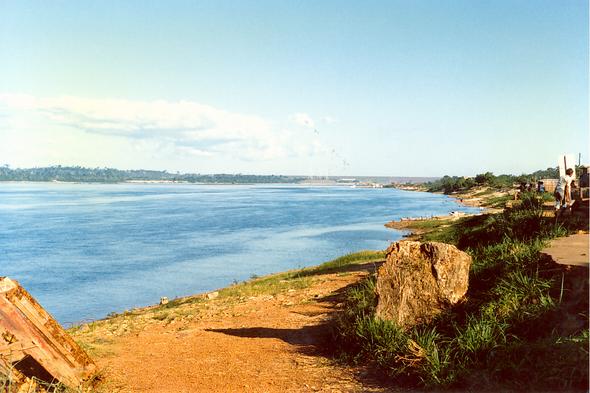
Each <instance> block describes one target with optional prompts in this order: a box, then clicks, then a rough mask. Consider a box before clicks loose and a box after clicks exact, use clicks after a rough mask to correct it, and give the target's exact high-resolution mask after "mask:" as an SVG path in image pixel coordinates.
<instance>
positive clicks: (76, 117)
mask: <svg viewBox="0 0 590 393" xmlns="http://www.w3.org/2000/svg"><path fill="white" fill-rule="evenodd" d="M1 106H4V107H5V108H7V109H9V111H10V112H35V113H38V114H40V115H41V116H42V117H43V118H44V119H46V120H47V121H48V122H50V123H54V124H57V125H62V126H67V127H71V128H74V129H78V130H82V131H85V132H88V133H94V134H102V135H111V136H119V137H125V138H134V139H139V140H156V141H159V142H161V143H166V144H172V145H173V146H175V147H176V149H177V150H178V152H179V153H180V154H185V155H190V156H199V157H209V156H213V155H219V154H230V155H232V156H233V157H235V158H240V159H246V160H259V159H262V160H265V159H273V158H281V157H286V156H292V155H299V154H301V153H302V152H307V153H308V154H310V153H311V152H312V151H314V150H316V148H315V147H314V146H313V142H312V141H307V142H306V141H305V140H302V139H301V138H299V139H297V140H295V141H293V140H292V139H291V138H289V134H290V133H289V132H288V131H286V130H281V129H276V128H275V127H273V124H272V123H271V122H270V121H268V120H266V119H264V118H261V117H259V116H255V115H249V114H241V113H233V112H229V111H226V110H223V109H218V108H215V107H212V106H209V105H204V104H200V103H196V102H191V101H177V102H170V101H163V100H158V101H131V100H122V99H90V98H81V97H72V96H60V97H44V98H41V97H34V96H31V95H22V94H1V95H0V107H1ZM296 122H297V123H299V124H302V125H306V126H307V127H313V120H311V118H309V116H307V115H305V114H297V115H296ZM307 144H309V145H310V146H309V147H308V146H306V145H307Z"/></svg>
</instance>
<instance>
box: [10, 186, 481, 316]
mask: <svg viewBox="0 0 590 393" xmlns="http://www.w3.org/2000/svg"><path fill="white" fill-rule="evenodd" d="M453 210H457V211H474V209H473V208H467V207H462V206H459V205H458V204H457V203H456V202H455V201H454V200H453V199H450V198H448V197H446V196H443V195H436V194H429V193H420V192H407V191H401V190H394V189H364V188H355V189H353V188H348V187H307V186H298V185H293V186H289V185H287V186H285V185H257V186H212V185H178V184H174V185H165V184H149V185H147V184H111V185H107V184H96V185H93V184H55V183H0V276H9V277H12V278H14V279H16V280H18V281H20V283H21V284H22V285H23V286H24V287H25V288H26V289H27V290H29V291H30V292H31V293H32V294H33V296H35V297H36V298H37V300H38V301H39V302H40V303H41V304H42V305H43V306H44V307H45V308H46V309H47V310H48V311H49V312H51V313H52V314H53V315H54V316H55V317H56V318H57V319H58V320H59V321H60V322H62V323H74V322H78V321H82V320H87V319H97V318H101V317H104V316H105V315H107V314H108V313H110V312H120V311H123V310H125V309H129V308H133V307H137V306H145V305H149V304H153V303H156V302H157V301H158V300H159V298H160V296H168V297H169V298H174V297H176V296H184V295H189V294H194V293H198V292H203V291H209V290H213V289H216V288H220V287H223V286H226V285H228V284H230V283H231V282H232V281H234V280H238V281H241V280H245V279H248V278H249V277H250V276H251V275H253V274H257V275H262V274H266V273H271V272H278V271H283V270H287V269H292V268H297V267H304V266H309V265H315V264H318V263H321V262H324V261H327V260H329V259H332V258H335V257H337V256H340V255H343V254H346V253H349V252H353V251H358V250H363V249H383V248H385V247H387V245H388V244H389V243H390V242H391V241H395V240H398V239H400V238H401V236H402V232H399V231H395V230H391V229H387V228H385V227H384V226H383V224H384V223H385V222H387V221H390V220H394V219H399V218H401V217H409V216H414V217H416V216H430V215H440V214H447V213H449V212H450V211H453Z"/></svg>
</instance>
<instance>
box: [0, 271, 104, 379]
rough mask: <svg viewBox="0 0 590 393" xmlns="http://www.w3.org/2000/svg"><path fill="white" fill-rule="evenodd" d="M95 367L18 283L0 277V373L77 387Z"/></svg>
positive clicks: (90, 374)
mask: <svg viewBox="0 0 590 393" xmlns="http://www.w3.org/2000/svg"><path fill="white" fill-rule="evenodd" d="M95 372H96V365H95V364H94V362H93V361H92V360H91V359H90V358H89V357H88V355H87V354H86V352H84V351H83V350H82V349H81V348H80V347H79V346H78V344H76V343H75V342H74V340H72V338H71V337H70V336H69V335H68V334H67V333H66V332H65V331H64V330H63V329H62V327H61V326H60V325H59V324H58V323H57V322H56V321H55V319H53V317H52V316H51V315H49V313H48V312H47V311H45V310H44V309H43V307H42V306H41V305H40V304H39V303H38V302H37V301H36V300H35V299H34V298H33V297H32V296H31V295H30V294H29V293H28V292H27V291H26V290H25V289H24V288H23V287H21V286H20V285H19V283H18V282H16V281H14V280H11V279H10V278H7V277H0V373H2V374H4V375H8V376H12V374H13V373H16V374H18V375H24V376H25V377H28V378H33V377H34V378H37V379H40V380H42V381H45V382H48V383H54V382H57V381H59V382H61V383H62V384H64V385H66V386H69V387H73V388H75V387H78V386H80V385H81V384H82V383H83V382H84V380H86V379H87V378H89V377H90V376H92V375H93V374H94V373H95Z"/></svg>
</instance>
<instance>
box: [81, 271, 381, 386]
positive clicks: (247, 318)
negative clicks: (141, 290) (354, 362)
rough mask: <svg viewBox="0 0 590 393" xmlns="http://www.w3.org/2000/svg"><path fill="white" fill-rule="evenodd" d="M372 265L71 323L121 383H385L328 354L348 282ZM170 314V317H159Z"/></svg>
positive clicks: (111, 382) (113, 382)
mask: <svg viewBox="0 0 590 393" xmlns="http://www.w3.org/2000/svg"><path fill="white" fill-rule="evenodd" d="M366 274H368V273H367V272H363V271H357V272H348V273H339V274H326V275H320V276H317V277H314V278H313V280H312V282H311V285H309V286H307V287H306V288H301V289H287V290H284V291H280V293H278V294H275V295H274V296H273V295H268V294H267V295H258V296H250V297H248V298H246V299H243V298H242V299H235V298H222V297H221V296H220V298H218V299H212V300H203V301H200V302H197V303H194V304H186V305H182V306H179V307H175V308H174V309H170V310H171V311H170V313H173V314H172V315H171V314H165V312H167V311H161V309H162V308H161V307H156V308H153V309H151V310H149V311H148V312H143V313H142V314H140V315H131V316H121V317H118V318H116V319H114V320H112V321H101V322H97V323H94V324H92V325H91V326H88V327H83V328H81V329H80V330H79V331H77V332H73V334H74V336H75V338H76V339H77V340H78V341H79V342H81V343H82V344H83V346H85V347H86V348H87V349H88V350H89V352H90V353H91V354H92V356H93V358H94V359H95V360H96V362H97V363H98V365H99V366H100V367H101V368H103V369H104V370H105V381H106V382H105V383H104V385H103V389H105V390H107V391H119V392H361V391H362V392H380V391H391V390H386V389H385V388H383V387H378V386H377V385H378V384H376V383H374V381H372V380H371V379H370V378H369V377H368V376H367V375H366V374H364V373H363V372H362V370H358V369H353V368H349V367H344V366H338V365H336V364H335V363H334V362H333V361H332V360H330V358H329V357H327V356H325V355H326V352H325V350H326V343H327V335H328V334H329V327H328V324H327V323H328V321H329V319H330V314H331V313H333V312H335V311H336V310H337V309H338V305H339V301H340V296H339V293H341V291H342V289H343V288H344V287H346V286H348V285H350V284H351V283H354V282H357V281H358V280H359V279H360V278H361V277H363V276H365V275H366ZM160 319H162V320H160Z"/></svg>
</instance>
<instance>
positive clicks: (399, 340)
mask: <svg viewBox="0 0 590 393" xmlns="http://www.w3.org/2000/svg"><path fill="white" fill-rule="evenodd" d="M494 202H495V201H494ZM420 225H421V226H422V227H427V226H429V225H430V224H428V223H424V222H422V223H420ZM582 225H585V224H582ZM430 226H431V228H430V229H431V231H430V232H428V233H425V234H422V235H421V236H422V238H423V240H436V241H445V242H447V243H451V244H455V245H457V246H458V247H459V248H461V249H463V250H465V251H467V252H468V253H469V254H471V255H472V257H473V266H472V271H471V276H470V288H469V292H468V294H467V296H466V300H465V301H464V302H463V303H461V304H460V305H458V306H457V307H454V308H453V309H452V310H450V311H449V312H448V313H447V314H445V315H442V316H441V317H440V318H438V319H437V320H436V321H434V322H433V323H431V324H429V325H425V326H417V327H415V328H413V329H411V330H409V331H402V330H401V329H399V328H398V327H397V326H395V325H394V324H393V323H391V322H389V321H382V320H378V319H375V318H374V309H375V306H376V298H375V292H374V278H370V279H367V280H366V281H364V282H362V283H359V285H358V286H356V287H355V288H352V289H351V290H349V292H348V294H347V301H346V307H345V312H343V313H342V314H341V315H340V316H339V317H338V319H337V321H336V328H335V332H334V337H335V345H336V347H337V348H338V349H339V350H340V353H341V355H342V356H343V357H344V358H347V359H350V360H353V361H354V360H362V361H363V362H366V361H367V360H369V361H371V362H373V363H374V364H375V365H376V366H378V367H379V368H380V369H381V370H382V371H383V372H384V373H385V374H387V375H388V376H389V377H391V378H396V379H397V380H398V381H399V383H401V384H407V385H409V386H421V387H422V388H435V389H442V388H449V389H460V390H503V391H505V390H529V391H548V390H549V391H555V390H567V391H572V390H581V391H585V390H586V389H587V388H588V277H587V270H582V271H581V272H578V271H576V270H575V269H570V270H567V269H565V268H560V267H557V266H556V265H554V264H552V263H551V262H550V261H547V260H544V259H543V258H542V257H541V255H540V254H539V251H540V250H541V248H542V247H543V245H544V244H545V242H546V241H547V240H548V239H550V238H552V237H556V236H563V235H565V234H567V233H568V232H569V231H572V230H575V229H577V228H578V227H579V223H576V222H570V223H569V224H568V225H559V226H555V225H554V224H553V222H552V221H551V220H550V219H548V218H545V217H543V214H542V201H539V200H537V199H536V198H535V196H533V195H528V196H524V197H523V201H522V203H521V204H519V205H517V206H516V207H514V208H512V209H508V210H506V211H505V212H504V213H500V214H494V215H482V216H474V217H466V218H463V219H461V220H458V221H456V222H454V223H451V224H450V225H449V224H448V223H445V224H441V223H436V222H433V223H431V225H430Z"/></svg>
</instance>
